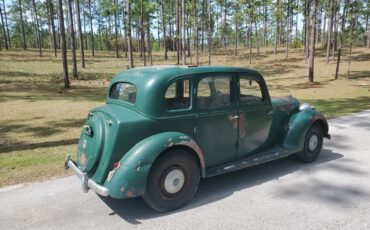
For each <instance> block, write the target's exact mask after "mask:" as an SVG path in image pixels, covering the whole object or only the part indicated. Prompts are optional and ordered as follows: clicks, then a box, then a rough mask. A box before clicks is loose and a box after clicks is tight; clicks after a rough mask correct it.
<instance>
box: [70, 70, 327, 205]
mask: <svg viewBox="0 0 370 230" xmlns="http://www.w3.org/2000/svg"><path fill="white" fill-rule="evenodd" d="M323 137H327V138H330V136H329V134H328V123H327V121H326V119H325V118H324V116H323V115H321V114H320V113H319V112H317V111H316V110H315V109H314V108H312V107H311V106H310V105H308V104H301V105H300V103H299V101H298V100H297V99H295V98H293V97H291V96H287V97H276V98H275V97H273V98H271V97H270V95H269V92H268V90H267V87H266V84H265V81H264V79H263V78H262V76H261V75H260V74H259V73H258V72H257V71H255V70H251V69H245V68H235V67H180V66H157V67H149V68H133V69H130V70H128V71H125V72H122V73H120V74H118V75H117V76H116V77H115V78H113V80H112V81H111V83H110V86H109V89H108V92H107V102H106V104H105V105H103V106H101V107H97V108H95V109H92V110H91V111H90V112H89V114H88V116H87V121H86V124H85V125H84V127H83V131H82V133H81V136H80V140H79V143H78V151H77V159H76V161H73V160H72V159H71V157H70V155H67V159H66V161H65V168H66V169H68V168H70V169H71V170H72V171H73V172H74V173H75V174H76V175H77V176H78V177H79V179H80V180H81V183H82V188H83V190H84V191H85V192H87V191H88V190H89V189H91V190H93V191H94V192H96V193H97V194H99V195H100V196H110V197H113V198H130V197H137V196H142V197H143V198H144V200H145V202H146V203H147V204H148V205H149V206H150V207H152V208H153V209H155V210H157V211H159V212H165V211H169V210H173V209H176V208H179V207H181V206H183V205H184V204H185V203H186V202H188V201H189V200H190V199H191V198H192V197H193V195H194V194H195V192H196V191H197V188H198V184H199V180H200V178H207V177H211V176H215V175H218V174H222V173H226V172H230V171H233V170H238V169H242V168H246V167H249V166H253V165H257V164H261V163H264V162H268V161H271V160H275V159H279V158H282V157H287V156H289V155H292V156H293V157H294V158H296V159H298V160H300V161H303V162H312V161H314V160H315V159H316V158H317V157H318V155H319V153H320V151H321V148H322V144H323Z"/></svg>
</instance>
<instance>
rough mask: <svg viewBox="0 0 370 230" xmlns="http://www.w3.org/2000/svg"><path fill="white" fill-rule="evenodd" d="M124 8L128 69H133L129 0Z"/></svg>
mask: <svg viewBox="0 0 370 230" xmlns="http://www.w3.org/2000/svg"><path fill="white" fill-rule="evenodd" d="M126 6H127V21H126V23H127V25H126V28H127V38H128V42H127V48H128V66H129V68H133V67H134V60H133V57H132V38H131V0H128V1H127V3H126Z"/></svg>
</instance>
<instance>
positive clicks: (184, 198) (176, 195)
mask: <svg viewBox="0 0 370 230" xmlns="http://www.w3.org/2000/svg"><path fill="white" fill-rule="evenodd" d="M199 180H200V170H199V166H198V162H197V160H196V159H195V158H194V157H193V156H192V155H191V154H189V153H188V152H186V151H185V150H182V149H175V150H171V151H169V152H167V153H165V154H164V155H162V156H160V157H159V158H158V159H157V160H156V161H155V163H154V165H153V167H152V169H151V170H150V174H149V176H148V180H147V187H146V192H145V194H144V196H143V198H144V201H145V202H146V203H147V204H148V205H149V206H150V207H151V208H153V209H154V210H156V211H158V212H168V211H171V210H174V209H177V208H180V207H182V206H183V205H185V204H186V203H187V202H188V201H189V200H190V199H191V198H192V197H193V196H194V194H195V192H196V191H197V189H198V184H199Z"/></svg>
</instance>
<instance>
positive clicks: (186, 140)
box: [175, 137, 205, 168]
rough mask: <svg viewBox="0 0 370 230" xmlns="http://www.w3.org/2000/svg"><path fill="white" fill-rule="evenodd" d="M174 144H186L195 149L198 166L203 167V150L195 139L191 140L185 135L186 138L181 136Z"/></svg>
mask: <svg viewBox="0 0 370 230" xmlns="http://www.w3.org/2000/svg"><path fill="white" fill-rule="evenodd" d="M175 145H185V146H188V147H190V148H191V149H193V150H194V151H195V153H196V154H197V156H198V158H199V161H200V166H201V167H202V168H205V162H204V156H203V152H202V150H201V149H200V147H199V145H198V144H197V143H196V142H195V141H193V140H191V139H190V138H189V137H187V138H184V137H183V138H181V139H180V141H179V142H177V143H176V144H175Z"/></svg>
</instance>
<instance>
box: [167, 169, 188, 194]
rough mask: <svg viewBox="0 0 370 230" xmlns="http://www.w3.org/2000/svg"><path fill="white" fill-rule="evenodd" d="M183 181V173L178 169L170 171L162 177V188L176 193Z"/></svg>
mask: <svg viewBox="0 0 370 230" xmlns="http://www.w3.org/2000/svg"><path fill="white" fill-rule="evenodd" d="M184 183H185V175H184V173H183V171H181V170H180V169H174V170H172V171H170V172H169V173H168V174H167V175H166V177H165V179H164V189H165V190H166V192H168V193H171V194H173V193H177V192H178V191H180V190H181V188H182V187H183V186H184Z"/></svg>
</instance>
